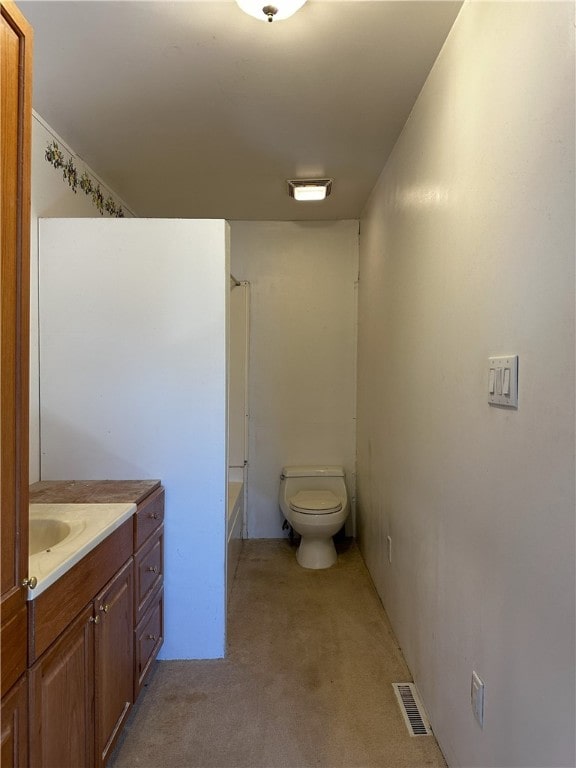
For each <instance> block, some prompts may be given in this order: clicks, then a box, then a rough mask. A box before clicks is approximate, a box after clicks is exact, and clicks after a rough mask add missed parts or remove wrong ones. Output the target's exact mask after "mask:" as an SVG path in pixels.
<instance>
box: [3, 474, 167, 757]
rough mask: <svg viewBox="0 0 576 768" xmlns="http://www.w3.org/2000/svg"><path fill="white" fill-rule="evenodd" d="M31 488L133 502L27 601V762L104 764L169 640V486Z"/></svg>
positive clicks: (70, 497)
mask: <svg viewBox="0 0 576 768" xmlns="http://www.w3.org/2000/svg"><path fill="white" fill-rule="evenodd" d="M30 490H31V495H30V498H31V501H32V502H35V503H102V502H103V503H106V502H111V503H114V502H134V503H136V505H137V506H136V512H135V514H134V515H133V516H132V518H131V519H129V520H126V522H124V523H123V524H122V525H121V526H120V527H119V528H118V529H117V530H116V531H114V532H113V533H112V534H111V535H110V536H108V537H107V538H106V539H104V540H103V541H102V542H101V543H100V544H99V545H98V546H97V547H96V548H95V549H94V550H92V552H89V553H88V554H87V555H86V556H85V557H84V558H82V560H80V562H78V563H77V564H76V565H75V566H73V567H72V568H71V569H70V571H68V573H66V574H65V575H64V576H62V577H61V578H60V579H58V581H56V582H55V583H54V584H52V585H51V586H50V587H48V589H47V590H46V591H45V592H43V593H42V594H40V595H38V597H37V598H36V599H35V600H33V601H31V602H30V603H29V604H28V607H29V624H30V630H31V632H30V640H29V649H28V654H29V664H30V665H31V666H30V669H29V673H28V674H29V681H30V686H29V701H30V708H29V713H30V768H56V767H57V768H93V767H95V768H104V766H105V765H106V762H107V760H108V758H109V756H110V754H111V752H112V750H113V749H114V747H115V745H116V742H117V739H118V736H119V735H120V733H121V731H122V728H123V726H124V723H125V722H126V719H127V717H128V715H129V713H130V710H131V707H132V704H133V702H134V701H135V700H136V698H137V696H138V694H139V692H140V690H141V688H142V686H143V685H144V684H145V682H146V678H147V676H148V674H149V673H150V671H151V669H152V665H153V662H154V660H155V658H156V656H157V655H158V651H159V650H160V647H161V645H162V642H163V634H164V633H163V578H164V554H163V534H164V526H163V522H164V489H163V488H162V486H160V483H159V482H158V481H124V482H123V481H119V482H115V481H103V482H98V481H69V482H62V483H61V482H57V481H54V482H49V481H43V482H41V483H36V484H34V485H33V486H31V489H30ZM71 730H73V731H74V733H73V734H71V733H70V731H71ZM23 765H24V764H23ZM2 766H4V761H3V762H2Z"/></svg>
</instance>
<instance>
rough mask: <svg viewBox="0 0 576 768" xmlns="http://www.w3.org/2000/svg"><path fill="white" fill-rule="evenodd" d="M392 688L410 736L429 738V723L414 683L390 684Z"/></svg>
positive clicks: (430, 731)
mask: <svg viewBox="0 0 576 768" xmlns="http://www.w3.org/2000/svg"><path fill="white" fill-rule="evenodd" d="M392 688H394V693H395V694H396V698H397V699H398V705H399V706H400V711H401V712H402V717H403V718H404V722H405V723H406V727H407V728H408V733H409V734H410V736H429V735H430V734H431V733H432V730H431V728H430V722H429V721H428V718H427V717H426V712H425V711H424V707H423V706H422V702H421V701H420V698H419V696H418V693H417V692H416V687H415V685H414V683H392Z"/></svg>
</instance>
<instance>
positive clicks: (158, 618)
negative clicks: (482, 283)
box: [134, 587, 164, 701]
mask: <svg viewBox="0 0 576 768" xmlns="http://www.w3.org/2000/svg"><path fill="white" fill-rule="evenodd" d="M163 640H164V589H163V588H162V587H161V588H160V589H159V590H158V592H157V593H156V594H155V595H154V598H153V601H152V603H151V605H150V607H149V608H148V610H147V612H146V615H145V616H144V618H143V619H142V621H141V622H140V624H138V626H137V627H136V632H135V633H134V641H135V648H134V655H135V665H134V666H135V674H134V701H136V699H137V697H138V694H139V693H140V690H141V688H142V686H143V684H144V681H145V679H146V676H147V675H148V673H149V672H150V668H151V666H152V662H153V661H154V659H155V658H156V656H157V655H158V651H159V650H160V647H161V646H162V642H163Z"/></svg>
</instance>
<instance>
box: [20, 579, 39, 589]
mask: <svg viewBox="0 0 576 768" xmlns="http://www.w3.org/2000/svg"><path fill="white" fill-rule="evenodd" d="M36 584H38V579H37V578H36V576H28V577H26V578H25V579H22V586H23V587H28V589H34V587H35V586H36Z"/></svg>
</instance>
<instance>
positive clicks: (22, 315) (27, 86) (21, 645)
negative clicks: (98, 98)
mask: <svg viewBox="0 0 576 768" xmlns="http://www.w3.org/2000/svg"><path fill="white" fill-rule="evenodd" d="M0 7H1V18H0V21H1V24H0V53H1V56H0V58H1V82H2V102H1V108H0V123H1V124H0V143H1V158H2V160H1V167H2V194H1V196H0V199H1V204H0V221H1V253H2V269H1V272H2V279H1V281H0V295H1V306H0V310H1V321H0V342H1V343H0V347H1V365H0V398H1V422H2V423H1V430H0V435H1V438H0V469H1V472H0V507H1V512H2V520H1V522H2V542H1V548H2V559H1V565H0V577H1V589H0V592H1V611H2V628H1V630H0V632H1V649H0V651H1V655H2V660H3V662H2V681H1V689H2V691H1V692H2V695H4V694H5V693H6V692H7V691H8V690H9V689H10V688H11V687H12V686H13V685H14V683H15V682H16V681H17V679H18V678H19V677H20V675H22V674H23V673H24V671H25V669H26V616H25V608H26V590H25V589H23V588H22V586H21V584H22V580H23V579H24V578H25V577H26V575H27V569H28V334H29V319H28V318H29V312H30V303H29V302H30V299H29V294H30V286H29V283H30V275H29V261H30V247H29V237H30V125H31V118H32V102H31V76H32V29H31V27H30V26H29V25H28V24H27V22H26V20H25V19H24V17H23V16H22V14H21V13H20V11H19V10H18V8H17V7H16V6H15V5H14V4H13V3H11V2H4V1H3V2H2V3H0ZM17 615H18V617H17ZM15 629H17V630H18V633H19V636H18V637H16V638H14V630H15Z"/></svg>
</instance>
